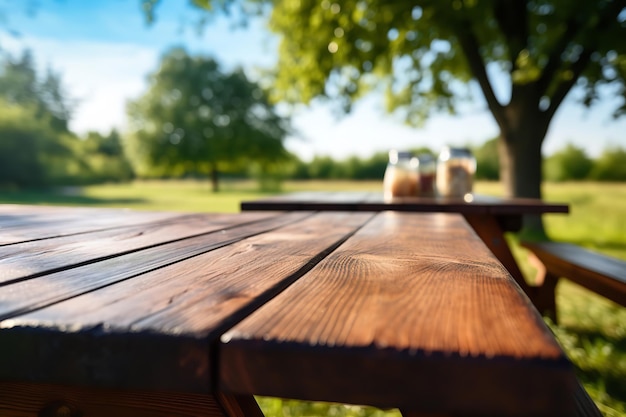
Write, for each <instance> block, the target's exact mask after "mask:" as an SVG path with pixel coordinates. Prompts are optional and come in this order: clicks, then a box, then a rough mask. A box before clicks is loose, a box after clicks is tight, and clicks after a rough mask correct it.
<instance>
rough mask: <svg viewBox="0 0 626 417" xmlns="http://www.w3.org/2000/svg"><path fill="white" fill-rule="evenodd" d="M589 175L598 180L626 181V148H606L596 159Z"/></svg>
mask: <svg viewBox="0 0 626 417" xmlns="http://www.w3.org/2000/svg"><path fill="white" fill-rule="evenodd" d="M589 177H590V178H591V179H594V180H598V181H626V149H624V148H619V147H612V148H609V149H606V150H605V151H604V152H603V153H602V155H600V157H599V158H598V159H596V160H595V162H594V164H593V168H592V170H591V172H590V173H589Z"/></svg>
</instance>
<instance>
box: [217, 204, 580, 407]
mask: <svg viewBox="0 0 626 417" xmlns="http://www.w3.org/2000/svg"><path fill="white" fill-rule="evenodd" d="M221 340H222V344H221V346H220V358H221V361H220V384H221V385H220V387H221V389H223V390H225V391H227V392H235V393H242V394H244V393H256V394H260V395H270V396H280V397H289V398H301V399H316V400H325V401H340V402H348V403H355V404H370V405H374V406H379V407H399V408H401V409H403V410H406V411H410V412H424V413H431V412H437V413H442V414H446V413H449V414H452V415H454V414H458V415H504V414H506V415H515V416H517V415H520V416H521V415H568V413H569V412H570V411H572V409H573V408H574V405H573V404H572V397H571V395H570V394H571V392H572V389H573V386H574V385H575V377H574V374H573V372H572V368H571V365H570V364H569V362H568V361H567V359H566V358H565V356H564V354H563V352H562V351H561V349H560V348H559V346H558V345H557V343H556V341H555V340H554V338H553V336H552V335H551V333H550V331H549V330H548V329H547V328H546V326H545V325H544V323H543V321H542V320H541V317H540V316H539V315H538V314H537V312H536V310H534V308H533V307H532V305H531V304H530V302H529V300H528V299H527V298H526V297H525V296H524V294H523V292H522V291H521V290H520V288H519V287H518V286H517V285H516V284H515V283H514V281H513V280H512V278H511V276H510V275H509V274H508V273H507V272H506V270H505V269H504V268H503V267H502V265H501V264H500V263H499V262H498V261H497V260H496V259H495V258H494V257H493V255H492V254H491V253H490V252H489V251H488V249H487V248H486V247H485V246H484V245H483V243H482V242H481V241H480V240H479V239H478V238H477V237H476V235H475V234H474V233H473V231H472V230H471V228H470V227H469V226H468V225H467V223H466V222H465V221H464V220H463V218H462V217H461V216H458V215H445V214H403V213H397V212H385V213H380V214H379V215H377V217H376V218H375V219H374V220H373V221H371V222H369V223H368V224H367V225H366V226H365V227H364V228H362V229H361V230H359V231H358V232H357V233H356V234H355V235H354V236H353V237H352V238H351V239H349V240H348V241H347V242H346V243H345V244H343V245H342V246H341V247H340V248H338V250H337V251H335V252H333V253H332V254H331V255H330V256H329V257H328V258H326V259H324V260H323V261H322V262H320V263H319V264H318V265H317V266H316V267H315V268H313V269H312V270H311V271H310V272H309V273H308V274H306V275H305V276H303V277H302V278H300V279H299V280H298V281H296V282H295V283H294V284H293V285H292V286H290V287H289V288H287V289H286V290H285V291H284V292H283V293H281V294H280V295H279V296H278V297H276V298H275V299H273V300H271V301H270V302H269V303H267V304H266V305H264V306H263V307H261V308H260V309H259V310H258V311H256V312H255V313H253V314H252V315H250V316H249V317H248V318H246V319H245V320H244V321H242V322H241V323H240V324H238V325H237V326H235V327H234V328H233V329H232V330H231V331H229V332H227V333H226V334H225V335H224V336H222V339H221ZM294 376H297V377H294Z"/></svg>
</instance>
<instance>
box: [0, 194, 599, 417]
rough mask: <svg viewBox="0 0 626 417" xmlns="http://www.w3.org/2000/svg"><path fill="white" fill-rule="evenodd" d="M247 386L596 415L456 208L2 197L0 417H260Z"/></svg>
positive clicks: (414, 406) (324, 397)
mask: <svg viewBox="0 0 626 417" xmlns="http://www.w3.org/2000/svg"><path fill="white" fill-rule="evenodd" d="M416 234H418V235H419V236H421V239H420V240H419V242H416V240H415V236H416ZM253 395H269V396H277V397H287V398H295V399H303V400H319V401H337V402H342V403H351V404H365V405H372V406H376V407H383V408H386V407H398V408H400V409H401V410H402V411H403V413H405V414H406V415H412V414H416V415H417V414H420V415H421V413H432V414H436V415H500V416H548V415H550V416H559V415H562V416H570V415H599V414H597V409H596V408H595V407H594V406H593V403H592V402H591V401H590V400H589V398H588V397H587V396H586V393H585V392H584V391H583V390H582V389H581V388H580V385H579V383H578V381H577V379H576V377H575V375H574V372H573V369H572V365H571V364H570V362H569V361H568V359H567V358H566V357H565V355H564V353H563V351H562V350H561V348H560V347H559V345H558V344H557V342H556V341H555V339H554V337H553V335H552V333H551V332H550V331H549V329H548V328H547V327H546V326H545V325H544V323H543V321H542V319H541V317H540V316H539V315H538V313H537V311H536V310H535V309H534V308H533V306H532V305H531V303H530V302H529V300H528V298H527V297H526V296H525V295H524V293H523V292H522V291H521V290H520V288H519V287H518V286H517V285H516V284H515V282H514V280H513V279H512V278H511V276H510V274H509V273H508V272H507V271H506V270H505V269H504V268H503V267H502V266H501V264H500V262H498V260H497V259H496V258H495V257H494V256H493V254H492V253H491V252H490V251H489V250H488V248H487V247H486V246H485V245H484V244H483V243H482V242H481V240H480V239H478V238H477V237H476V235H475V234H474V232H473V231H472V229H471V228H470V227H469V225H468V224H467V222H466V221H465V220H464V218H463V217H462V216H461V215H459V214H453V213H400V212H391V211H386V212H365V211H362V212H312V211H291V212H275V211H266V212H244V213H238V214H176V213H150V212H134V211H129V210H118V209H87V208H53V207H34V206H15V205H0V415H2V416H85V417H87V416H97V417H99V416H110V415H115V416H122V417H123V416H159V417H161V416H172V415H175V416H218V415H219V416H223V415H227V416H242V415H248V416H257V415H260V410H259V409H258V406H257V405H256V402H255V401H254V398H253Z"/></svg>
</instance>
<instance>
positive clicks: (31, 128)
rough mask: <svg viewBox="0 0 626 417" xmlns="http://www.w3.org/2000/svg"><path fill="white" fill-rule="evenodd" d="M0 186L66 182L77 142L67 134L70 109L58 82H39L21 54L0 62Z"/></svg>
mask: <svg viewBox="0 0 626 417" xmlns="http://www.w3.org/2000/svg"><path fill="white" fill-rule="evenodd" d="M0 109H1V111H0V184H1V185H4V186H6V185H8V186H17V187H33V186H44V185H51V184H53V183H55V182H56V181H61V180H65V179H67V178H68V173H69V170H70V167H71V165H72V163H73V162H68V160H69V159H70V158H72V156H73V154H72V145H73V142H75V140H76V138H75V137H72V135H71V134H70V133H69V131H68V126H67V123H68V121H69V118H70V115H71V106H70V105H69V104H68V100H67V98H66V96H65V94H64V92H63V89H62V86H61V78H60V76H59V75H57V74H55V73H54V72H53V71H51V70H48V71H47V73H46V75H45V76H44V77H43V79H41V77H39V76H38V74H37V70H36V68H35V61H34V58H33V56H32V54H31V53H30V51H28V50H26V51H24V52H23V53H22V55H21V56H20V57H19V58H14V57H13V56H11V55H10V54H8V53H5V54H4V57H3V59H2V60H1V61H0Z"/></svg>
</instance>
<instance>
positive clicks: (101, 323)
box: [0, 212, 373, 392]
mask: <svg viewBox="0 0 626 417" xmlns="http://www.w3.org/2000/svg"><path fill="white" fill-rule="evenodd" d="M372 216H373V214H371V213H359V214H350V213H320V214H317V215H314V216H311V215H310V214H306V213H302V212H299V213H292V214H289V215H282V216H280V217H279V219H281V221H282V222H283V223H284V224H283V225H282V227H275V228H272V229H271V230H270V231H267V232H266V233H258V234H256V235H254V236H250V237H248V238H246V239H242V240H240V241H237V242H231V243H230V244H229V245H226V246H223V247H221V248H217V249H215V250H213V251H210V252H206V253H204V254H201V255H199V256H196V257H193V258H189V259H186V260H185V261H183V262H179V263H176V264H172V265H169V266H163V267H161V268H158V269H154V270H152V271H150V272H146V273H144V274H139V275H137V276H135V277H134V278H132V279H128V280H123V281H121V282H117V283H115V284H114V285H109V286H107V287H105V288H100V289H98V290H97V291H91V292H87V293H84V294H82V295H80V296H75V297H73V298H72V299H68V300H65V301H63V302H56V303H55V304H54V305H50V306H49V307H47V308H43V309H39V310H37V311H32V312H31V313H28V314H21V315H19V316H17V317H14V318H13V319H11V320H5V321H3V322H1V323H0V328H2V330H0V345H2V346H3V350H4V352H5V353H6V355H4V356H0V378H6V379H17V378H24V377H25V376H26V377H28V378H31V379H32V380H35V381H42V382H44V381H62V382H64V383H72V384H96V385H101V386H118V387H129V388H131V387H132V388H138V387H143V388H155V389H157V388H158V389H184V390H190V391H192V392H204V391H205V390H208V389H211V383H210V379H211V375H212V373H213V372H214V370H213V369H214V364H213V363H212V360H213V359H212V358H213V357H214V353H212V351H211V343H212V342H214V341H217V340H218V337H219V335H221V334H222V333H223V332H224V331H225V330H226V329H227V328H229V327H231V326H232V325H234V324H235V323H237V322H238V321H240V320H241V319H242V318H243V317H245V316H246V315H248V314H249V313H250V312H251V311H253V310H254V309H256V308H257V307H258V306H259V305H261V304H263V303H264V302H267V301H268V300H269V299H270V298H271V297H273V296H275V295H276V294H278V293H279V292H280V291H282V290H283V289H284V288H285V287H286V286H288V285H289V284H291V283H292V282H293V281H294V280H296V279H297V278H299V277H300V276H301V275H302V274H304V273H306V272H307V271H308V270H310V269H311V268H312V267H313V266H314V265H315V264H316V263H317V262H319V260H321V259H323V258H324V257H325V256H326V255H327V254H328V253H329V252H330V251H332V250H333V249H334V248H335V247H336V246H337V245H339V244H341V243H342V242H343V241H344V240H345V239H346V238H348V237H349V236H350V235H351V234H352V233H354V232H355V231H356V230H358V228H359V227H361V226H362V225H363V224H364V223H366V222H367V221H368V220H369V219H371V218H372ZM294 218H299V221H298V222H296V223H290V222H289V221H288V220H289V219H291V220H293V219H294ZM260 223H261V222H259V223H254V224H252V225H249V226H247V227H246V230H249V229H250V228H252V227H253V226H255V225H257V224H260ZM98 264H104V262H99V263H98ZM130 265H132V264H126V266H125V269H128V268H129V266H130ZM77 269H78V268H77ZM94 273H95V272H92V275H86V276H87V277H89V278H88V279H85V281H87V282H89V281H91V280H92V279H96V278H95V277H94V276H93V274H94ZM100 273H101V274H102V275H103V276H105V277H110V276H111V275H113V274H112V273H111V271H110V270H107V269H106V268H105V269H101V270H100ZM116 273H117V272H115V274H116ZM43 278H46V277H40V278H36V279H34V280H32V281H34V282H36V281H39V280H42V279H43ZM19 284H22V283H19ZM19 284H15V285H14V286H17V285H19ZM59 286H60V287H59V288H58V289H57V290H56V291H57V292H58V293H61V294H62V293H63V291H65V292H67V288H65V289H64V288H62V283H59ZM11 287H12V286H9V288H11ZM48 292H49V291H47V290H46V289H44V294H46V293H48ZM23 298H24V294H22V296H16V297H15V300H20V299H23ZM59 301H60V300H59ZM31 303H32V301H31ZM77 312H79V314H77ZM77 357H78V358H80V360H78V361H77ZM51 358H53V359H54V360H50V359H51ZM155 364H158V366H155ZM68 369H71V372H67V370H68Z"/></svg>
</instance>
